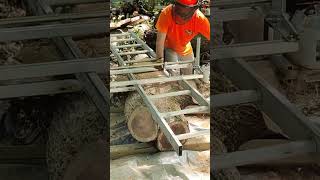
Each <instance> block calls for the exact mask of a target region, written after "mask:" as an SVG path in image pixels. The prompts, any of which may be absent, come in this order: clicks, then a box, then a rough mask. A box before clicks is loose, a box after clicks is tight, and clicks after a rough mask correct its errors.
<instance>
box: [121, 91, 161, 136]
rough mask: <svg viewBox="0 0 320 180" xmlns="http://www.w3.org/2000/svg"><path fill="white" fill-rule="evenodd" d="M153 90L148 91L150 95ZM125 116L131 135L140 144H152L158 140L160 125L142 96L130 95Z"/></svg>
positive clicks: (126, 103)
mask: <svg viewBox="0 0 320 180" xmlns="http://www.w3.org/2000/svg"><path fill="white" fill-rule="evenodd" d="M152 90H153V89H148V90H146V92H147V93H148V94H149V93H150V91H152ZM124 114H125V117H126V120H127V126H128V129H129V132H130V134H131V135H132V136H133V137H134V138H135V139H136V140H137V141H139V142H150V141H153V140H155V139H156V138H157V135H158V129H159V127H158V124H156V123H155V121H154V120H153V118H152V115H151V113H150V112H149V110H148V108H147V107H146V106H145V105H144V103H143V100H142V99H141V97H140V95H139V94H138V93H136V92H134V93H132V94H130V95H129V96H128V97H127V99H126V102H125V107H124Z"/></svg>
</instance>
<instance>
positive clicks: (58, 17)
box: [0, 11, 109, 27]
mask: <svg viewBox="0 0 320 180" xmlns="http://www.w3.org/2000/svg"><path fill="white" fill-rule="evenodd" d="M108 17H109V12H105V11H101V12H94V13H92V12H90V13H69V14H54V15H43V16H25V17H14V18H6V19H0V27H6V26H22V25H26V24H30V25H34V24H39V23H48V22H54V21H65V20H81V19H91V18H108Z"/></svg>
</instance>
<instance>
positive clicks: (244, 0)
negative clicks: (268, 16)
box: [211, 0, 271, 7]
mask: <svg viewBox="0 0 320 180" xmlns="http://www.w3.org/2000/svg"><path fill="white" fill-rule="evenodd" d="M266 3H268V4H271V0H215V1H212V3H211V6H212V7H226V6H239V5H243V6H247V5H254V4H266Z"/></svg>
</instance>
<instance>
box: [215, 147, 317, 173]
mask: <svg viewBox="0 0 320 180" xmlns="http://www.w3.org/2000/svg"><path fill="white" fill-rule="evenodd" d="M316 149H317V148H316V144H315V143H314V142H313V141H297V142H290V143H287V144H282V145H274V146H270V147H265V148H258V149H251V150H245V151H238V152H233V153H226V154H214V155H213V156H212V158H211V171H212V172H214V171H215V170H219V169H225V168H231V167H235V166H243V165H249V164H256V163H261V162H266V161H273V160H279V159H282V158H290V157H295V156H297V155H301V154H306V153H314V152H316V151H317V150H316Z"/></svg>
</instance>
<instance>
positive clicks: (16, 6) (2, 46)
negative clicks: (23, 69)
mask: <svg viewBox="0 0 320 180" xmlns="http://www.w3.org/2000/svg"><path fill="white" fill-rule="evenodd" d="M22 16H26V11H25V10H23V9H22V8H21V4H20V3H17V2H13V1H8V0H3V1H1V2H0V19H4V18H9V17H22ZM22 47H23V43H22V42H21V41H16V42H5V43H3V42H1V43H0V65H14V64H20V63H21V62H20V61H19V59H17V58H16V56H17V55H18V53H19V52H20V50H21V49H22Z"/></svg>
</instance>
